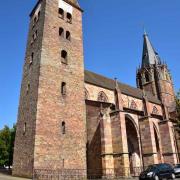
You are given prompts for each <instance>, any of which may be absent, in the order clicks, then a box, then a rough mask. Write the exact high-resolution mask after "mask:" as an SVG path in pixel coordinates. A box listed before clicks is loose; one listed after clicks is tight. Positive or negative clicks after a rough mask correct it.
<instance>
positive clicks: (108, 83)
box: [85, 70, 161, 104]
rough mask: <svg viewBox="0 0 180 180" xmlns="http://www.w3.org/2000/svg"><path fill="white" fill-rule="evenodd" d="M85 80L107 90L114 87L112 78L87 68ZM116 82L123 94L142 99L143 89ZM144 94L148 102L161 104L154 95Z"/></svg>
mask: <svg viewBox="0 0 180 180" xmlns="http://www.w3.org/2000/svg"><path fill="white" fill-rule="evenodd" d="M85 82H86V83H89V84H92V85H96V86H100V87H102V88H106V89H109V90H114V89H115V81H114V80H113V79H109V78H107V77H104V76H102V75H99V74H96V73H94V72H91V71H88V70H85ZM118 83H119V88H120V90H121V92H122V93H123V94H125V95H129V96H132V97H135V98H138V99H143V91H142V90H141V89H138V88H134V87H131V86H129V85H127V84H123V83H121V82H118ZM146 95H147V98H148V100H149V101H150V102H152V103H155V104H161V102H160V100H158V99H157V98H156V97H155V96H153V95H152V94H150V93H149V92H146Z"/></svg>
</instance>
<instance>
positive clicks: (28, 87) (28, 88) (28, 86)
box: [26, 82, 30, 94]
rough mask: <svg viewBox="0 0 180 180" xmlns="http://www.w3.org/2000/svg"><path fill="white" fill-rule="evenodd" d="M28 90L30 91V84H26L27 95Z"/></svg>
mask: <svg viewBox="0 0 180 180" xmlns="http://www.w3.org/2000/svg"><path fill="white" fill-rule="evenodd" d="M29 90H30V83H29V82H28V85H27V89H26V93H27V94H28V93H29Z"/></svg>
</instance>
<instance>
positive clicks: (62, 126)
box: [61, 121, 66, 134]
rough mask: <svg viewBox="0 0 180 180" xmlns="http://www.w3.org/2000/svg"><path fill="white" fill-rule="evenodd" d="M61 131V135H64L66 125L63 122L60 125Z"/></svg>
mask: <svg viewBox="0 0 180 180" xmlns="http://www.w3.org/2000/svg"><path fill="white" fill-rule="evenodd" d="M61 131H62V134H66V123H65V122H64V121H63V122H62V124H61Z"/></svg>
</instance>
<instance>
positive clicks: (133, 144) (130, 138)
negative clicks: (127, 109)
mask: <svg viewBox="0 0 180 180" xmlns="http://www.w3.org/2000/svg"><path fill="white" fill-rule="evenodd" d="M125 118H126V119H125V120H126V133H127V143H128V153H129V164H130V173H131V174H135V173H136V169H137V168H139V167H141V158H140V148H139V139H138V137H139V136H138V129H137V127H136V125H135V124H134V122H133V119H132V118H131V117H130V116H129V115H126V117H125Z"/></svg>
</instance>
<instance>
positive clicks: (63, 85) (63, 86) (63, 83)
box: [61, 82, 66, 96]
mask: <svg viewBox="0 0 180 180" xmlns="http://www.w3.org/2000/svg"><path fill="white" fill-rule="evenodd" d="M61 94H62V95H63V96H65V95H66V83H65V82H62V83H61Z"/></svg>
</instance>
